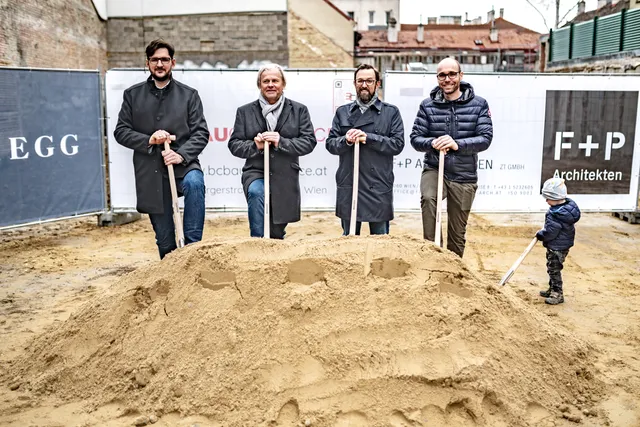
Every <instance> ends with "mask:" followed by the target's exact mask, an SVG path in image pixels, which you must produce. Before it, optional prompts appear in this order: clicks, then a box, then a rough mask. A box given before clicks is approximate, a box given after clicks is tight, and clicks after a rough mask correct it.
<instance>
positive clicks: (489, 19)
mask: <svg viewBox="0 0 640 427" xmlns="http://www.w3.org/2000/svg"><path fill="white" fill-rule="evenodd" d="M494 19H496V11H495V10H493V9H491V10H490V11H489V12H488V13H487V22H493V20H494Z"/></svg>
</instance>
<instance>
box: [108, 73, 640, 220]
mask: <svg viewBox="0 0 640 427" xmlns="http://www.w3.org/2000/svg"><path fill="white" fill-rule="evenodd" d="M174 73H175V77H176V79H177V80H179V81H181V82H184V83H185V84H187V85H189V86H191V87H194V88H196V89H197V90H198V92H199V93H200V97H201V99H202V103H203V105H204V112H205V117H206V119H207V124H208V126H209V130H210V133H211V136H210V143H209V145H208V147H207V148H206V149H205V150H204V151H203V153H202V154H201V156H200V163H201V165H202V168H203V171H204V175H205V184H206V187H207V197H206V206H207V208H216V209H229V210H238V209H239V210H246V201H245V198H244V195H243V193H242V186H241V183H240V177H241V174H242V166H243V164H244V160H242V159H238V158H235V157H233V156H232V155H231V154H230V153H229V150H228V149H227V142H228V140H229V135H230V133H231V128H232V126H233V122H234V119H235V113H236V109H237V108H238V107H239V106H241V105H243V104H246V103H248V102H251V101H253V100H255V99H256V98H257V96H258V89H257V87H256V77H257V76H256V74H257V73H256V71H248V70H247V71H245V70H185V71H182V70H178V71H174ZM147 76H148V74H147V73H145V72H143V71H141V70H110V71H108V72H107V76H106V100H107V115H108V118H109V119H108V140H109V166H110V167H109V171H110V190H111V205H112V207H113V209H115V210H120V211H126V210H134V209H135V206H136V195H135V181H134V175H133V163H132V156H133V154H132V151H131V150H129V149H127V148H124V147H122V146H121V145H119V144H117V143H116V141H115V139H114V138H113V130H114V129H115V126H116V124H117V119H118V112H119V110H120V106H121V103H122V93H123V92H124V90H125V89H126V88H128V87H129V86H131V85H133V84H135V83H138V82H140V81H143V80H145V79H146V78H147ZM465 80H466V81H468V82H469V83H471V84H472V85H473V86H474V89H475V91H476V94H478V95H479V96H482V97H484V98H486V99H487V100H488V102H489V105H490V108H491V113H492V118H493V126H494V138H493V142H492V144H491V147H490V148H489V149H488V150H487V151H485V152H483V153H480V155H479V163H478V167H479V181H478V187H479V188H478V193H477V196H476V199H475V202H474V206H473V210H474V211H476V212H536V211H544V210H546V209H547V207H548V206H547V205H546V203H545V201H544V200H543V198H542V197H541V196H540V187H541V182H542V181H543V179H542V171H543V160H544V163H545V169H544V170H545V171H547V170H558V171H559V173H564V174H565V175H564V176H565V178H566V179H567V186H568V189H569V193H570V196H571V197H573V198H574V199H575V200H576V202H577V203H578V205H579V206H580V208H581V209H583V210H585V211H590V210H591V211H611V210H635V209H636V205H637V194H638V175H639V172H638V171H639V169H640V167H639V162H640V159H639V158H638V155H637V154H636V152H637V151H638V150H637V148H638V146H639V145H640V136H639V135H640V120H639V119H638V112H639V111H640V108H638V105H637V98H638V91H640V77H632V76H597V75H592V76H590V75H580V76H576V75H560V74H549V75H514V74H511V75H500V74H490V75H467V76H466V77H465ZM435 85H436V79H435V76H434V75H433V74H417V73H388V74H386V75H385V84H384V92H385V100H386V101H387V102H389V103H391V104H394V105H397V106H398V108H400V112H401V113H402V117H403V121H404V125H405V140H406V145H405V150H404V151H403V152H402V153H401V154H400V155H399V156H397V157H396V159H395V168H394V171H395V176H396V181H395V191H394V195H395V199H394V207H395V209H396V210H413V209H419V208H420V185H419V182H420V171H421V169H422V157H423V155H422V153H418V152H416V151H415V150H413V148H412V147H411V145H410V142H409V135H410V133H411V128H412V126H413V121H414V119H415V116H416V113H417V111H418V106H419V105H420V102H421V101H422V100H423V99H424V98H425V97H427V96H428V95H429V92H430V91H431V89H432V88H433V87H434V86H435ZM585 91H597V94H598V95H599V96H600V95H601V93H603V92H606V91H610V92H611V93H612V94H613V95H615V97H613V98H611V99H607V100H605V101H606V102H605V101H602V102H598V100H597V99H596V100H595V101H594V100H593V99H590V98H589V97H588V96H586V95H585V94H587V95H588V94H590V93H596V92H585ZM613 92H615V93H613ZM634 94H635V98H633V96H632V95H634ZM285 95H286V96H287V97H289V98H291V99H293V100H296V101H298V102H301V103H303V104H305V105H306V106H307V107H308V108H309V111H310V113H311V119H312V121H313V124H314V127H315V130H316V137H317V139H318V146H317V147H316V149H315V150H314V152H313V153H311V154H309V155H307V156H304V157H302V158H301V159H300V165H301V167H302V173H301V174H300V187H301V193H302V208H303V209H333V207H334V206H335V192H336V184H335V172H336V169H337V166H338V158H337V156H333V155H331V154H329V153H328V152H327V150H326V149H325V148H324V142H325V140H326V138H327V135H328V133H329V130H330V128H331V122H332V119H333V114H334V112H335V110H336V108H337V107H338V106H340V105H342V104H344V103H347V102H350V101H351V100H353V96H354V88H353V72H352V71H334V70H315V71H314V70H309V71H306V70H292V71H289V72H288V74H287V88H286V90H285ZM634 99H635V101H634ZM620 100H621V102H618V101H620ZM622 101H623V102H622ZM587 102H591V104H593V106H594V107H593V108H590V109H588V108H586V107H584V105H583V104H585V103H587ZM634 102H635V106H634V108H635V109H633V108H631V106H632V105H634ZM605 104H606V105H607V106H610V107H611V108H608V110H611V111H610V113H611V114H610V116H611V117H609V116H608V115H607V114H605V116H606V117H601V119H602V123H597V120H593V119H589V121H588V122H589V124H590V126H585V125H581V123H584V121H585V117H586V118H590V117H592V116H593V115H594V114H598V110H597V108H596V107H597V106H598V105H600V106H602V105H605ZM547 105H551V106H552V107H553V110H549V111H547ZM585 105H586V104H585ZM564 107H567V108H564ZM568 107H570V108H568ZM578 107H580V108H578ZM562 108H564V110H562ZM569 110H570V111H569ZM632 110H633V117H632V118H631V119H629V117H628V116H629V115H630V114H631V112H632ZM551 111H553V114H554V117H545V114H548V113H549V112H551ZM555 115H557V117H555ZM616 117H617V119H616ZM622 118H624V119H625V120H624V122H625V123H631V122H633V123H632V129H633V130H631V131H629V129H628V128H629V126H627V128H625V129H626V130H625V131H624V132H622V130H623V129H622V128H620V122H621V121H622ZM581 120H582V121H581ZM552 122H553V123H552ZM592 122H593V123H595V124H593V125H591V124H592ZM571 126H574V127H575V126H580V127H581V128H580V129H574V128H571ZM545 129H546V131H545ZM587 133H589V134H587ZM625 133H626V134H625ZM545 135H546V136H545ZM569 135H572V136H569ZM620 135H622V138H623V139H624V141H623V139H620ZM587 146H589V147H590V148H588V149H587V148H586V147H587ZM587 153H588V154H589V155H588V156H587ZM543 154H544V155H543ZM574 163H575V165H576V166H575V167H573V166H572V165H573V164H574ZM609 163H611V165H612V167H609V169H605V167H608V165H609ZM578 164H579V166H578ZM592 164H594V165H596V166H597V167H590V165H592ZM600 165H601V166H602V167H600ZM614 166H615V167H614ZM550 167H551V169H549V168H550ZM618 174H619V175H618ZM545 179H546V178H545ZM578 179H579V181H580V182H578ZM607 180H610V182H608V181H607ZM589 183H593V185H594V189H595V190H594V192H595V193H596V194H591V192H592V191H591V190H590V189H589ZM573 189H575V190H579V191H580V194H578V193H575V192H574V191H572V190H573Z"/></svg>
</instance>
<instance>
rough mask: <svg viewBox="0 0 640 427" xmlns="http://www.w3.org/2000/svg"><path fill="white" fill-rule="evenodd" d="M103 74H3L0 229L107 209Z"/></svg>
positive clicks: (16, 71)
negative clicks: (102, 113)
mask: <svg viewBox="0 0 640 427" xmlns="http://www.w3.org/2000/svg"><path fill="white" fill-rule="evenodd" d="M101 129H102V127H101V99H100V76H99V74H98V72H97V71H69V70H41V69H39V70H36V69H14V68H0V189H1V194H2V201H1V202H0V227H10V226H16V225H24V224H28V223H32V222H41V221H46V220H52V219H59V218H64V217H69V216H77V215H84V214H93V213H99V212H102V211H104V210H105V209H106V197H105V172H104V144H103V138H102V130H101Z"/></svg>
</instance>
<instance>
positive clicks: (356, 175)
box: [349, 137, 365, 236]
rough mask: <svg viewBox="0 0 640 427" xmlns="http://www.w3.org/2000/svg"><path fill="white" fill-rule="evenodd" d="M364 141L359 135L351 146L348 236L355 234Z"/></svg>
mask: <svg viewBox="0 0 640 427" xmlns="http://www.w3.org/2000/svg"><path fill="white" fill-rule="evenodd" d="M364 141H365V138H364V137H360V140H359V141H356V143H355V147H353V150H354V151H353V193H352V195H351V221H349V236H355V235H356V222H357V216H358V182H359V181H360V144H361V143H362V142H364Z"/></svg>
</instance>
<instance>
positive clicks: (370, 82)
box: [356, 79, 376, 86]
mask: <svg viewBox="0 0 640 427" xmlns="http://www.w3.org/2000/svg"><path fill="white" fill-rule="evenodd" d="M375 83H376V80H375V79H366V80H363V79H358V80H356V86H362V85H363V84H366V85H367V86H373V85H374V84H375Z"/></svg>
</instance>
